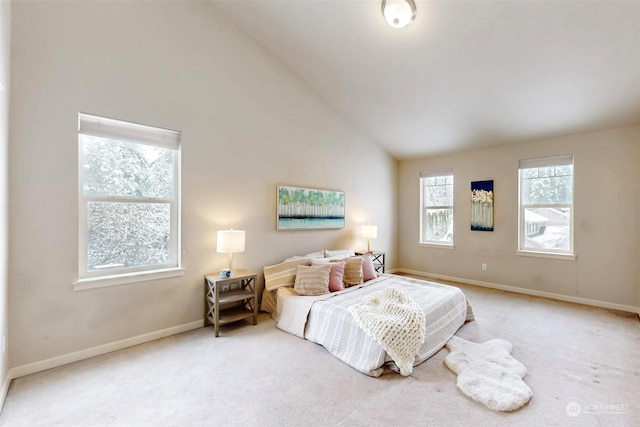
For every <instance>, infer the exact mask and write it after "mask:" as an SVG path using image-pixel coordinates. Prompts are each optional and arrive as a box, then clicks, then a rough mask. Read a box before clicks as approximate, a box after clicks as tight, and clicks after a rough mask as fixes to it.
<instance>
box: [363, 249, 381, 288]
mask: <svg viewBox="0 0 640 427" xmlns="http://www.w3.org/2000/svg"><path fill="white" fill-rule="evenodd" d="M362 276H363V277H362V279H363V280H364V281H365V282H366V281H367V280H371V279H375V278H376V277H378V273H377V272H376V268H375V266H374V265H373V254H372V253H371V252H367V253H366V254H362Z"/></svg>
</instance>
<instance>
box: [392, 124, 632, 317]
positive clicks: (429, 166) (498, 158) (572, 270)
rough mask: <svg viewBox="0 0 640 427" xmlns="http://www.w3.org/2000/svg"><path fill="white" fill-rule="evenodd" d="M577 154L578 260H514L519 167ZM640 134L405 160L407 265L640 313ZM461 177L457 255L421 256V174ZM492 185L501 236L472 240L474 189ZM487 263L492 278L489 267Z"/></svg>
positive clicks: (402, 253) (401, 235) (401, 250)
mask: <svg viewBox="0 0 640 427" xmlns="http://www.w3.org/2000/svg"><path fill="white" fill-rule="evenodd" d="M570 153H573V154H574V155H575V158H574V162H575V163H574V164H575V167H574V174H575V178H574V208H575V219H574V221H575V252H576V254H577V259H576V260H575V261H565V260H556V259H544V258H532V257H525V256H518V255H516V249H517V241H518V239H517V227H518V160H519V159H527V158H535V157H544V156H552V155H559V154H570ZM639 158H640V126H635V127H627V128H620V129H612V130H606V131H599V132H592V133H586V134H580V135H571V136H567V137H563V138H553V139H547V140H542V141H533V142H528V143H522V144H515V145H504V146H499V147H493V148H487V149H482V150H478V151H469V152H464V153H458V154H452V155H446V156H440V157H434V158H429V159H420V160H412V161H404V162H401V163H400V166H399V184H400V185H399V195H398V197H399V211H398V219H399V221H398V222H399V229H398V242H399V244H398V259H399V260H400V262H399V264H400V265H399V266H400V267H401V268H406V269H409V270H416V271H420V272H427V273H432V274H436V275H443V276H451V277H457V278H462V279H467V280H472V281H480V282H487V283H490V284H497V285H503V286H510V287H515V288H522V289H526V290H533V291H539V292H544V293H551V294H559V295H562V296H569V297H576V298H582V299H587V300H595V301H598V302H605V303H613V304H620V305H624V306H631V307H640V286H639V283H640V282H639V280H638V274H639V270H638V266H639V265H640V246H639V245H640V224H639V219H640V209H639V203H640V199H639V192H640V186H639V183H640V162H639V161H638V159H639ZM443 168H453V170H454V180H455V190H454V191H455V196H454V204H455V205H454V206H455V213H454V221H455V229H454V234H455V249H453V250H447V249H435V248H430V247H420V246H419V245H418V239H419V222H420V220H419V218H420V217H419V215H420V206H419V202H420V190H419V188H420V186H419V176H420V171H426V170H436V169H443ZM489 179H493V180H494V191H495V205H494V209H495V210H494V215H495V230H494V231H493V232H481V231H471V230H470V225H469V218H470V195H469V192H470V187H469V186H470V182H471V181H480V180H489ZM482 263H487V264H488V269H487V271H481V268H480V267H481V264H482Z"/></svg>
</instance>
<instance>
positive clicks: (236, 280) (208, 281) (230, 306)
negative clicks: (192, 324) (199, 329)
mask: <svg viewBox="0 0 640 427" xmlns="http://www.w3.org/2000/svg"><path fill="white" fill-rule="evenodd" d="M256 278H257V276H256V273H253V272H251V271H247V270H237V271H235V272H234V276H233V277H230V278H224V279H221V278H220V273H210V274H205V276H204V326H205V327H207V326H209V325H213V329H214V332H215V334H216V337H217V336H218V330H219V329H220V325H226V324H227V323H232V322H236V321H238V320H242V319H247V318H249V317H253V324H254V325H257V324H258V290H257V286H256Z"/></svg>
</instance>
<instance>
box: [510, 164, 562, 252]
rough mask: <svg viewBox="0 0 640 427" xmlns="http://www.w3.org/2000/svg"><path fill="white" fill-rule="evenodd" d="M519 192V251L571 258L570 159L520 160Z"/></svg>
mask: <svg viewBox="0 0 640 427" xmlns="http://www.w3.org/2000/svg"><path fill="white" fill-rule="evenodd" d="M519 188H520V191H519V221H518V224H519V233H518V236H519V238H518V249H519V251H523V252H530V253H537V254H550V255H554V254H556V255H570V256H573V255H574V250H573V218H574V207H573V155H572V154H569V155H561V156H553V157H542V158H535V159H525V160H520V164H519Z"/></svg>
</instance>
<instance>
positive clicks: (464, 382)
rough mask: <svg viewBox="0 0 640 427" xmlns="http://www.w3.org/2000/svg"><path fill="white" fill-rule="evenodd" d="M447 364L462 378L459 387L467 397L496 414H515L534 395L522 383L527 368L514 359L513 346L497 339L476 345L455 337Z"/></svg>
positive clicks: (458, 381) (448, 345)
mask: <svg viewBox="0 0 640 427" xmlns="http://www.w3.org/2000/svg"><path fill="white" fill-rule="evenodd" d="M446 347H447V348H448V349H449V351H450V352H451V353H449V354H448V355H447V357H446V358H445V359H444V362H445V364H446V365H447V366H448V367H449V369H451V370H452V371H453V372H455V373H456V374H458V380H457V382H456V385H457V386H458V388H459V389H460V390H461V391H462V392H463V393H464V394H466V395H467V396H469V397H470V398H472V399H473V400H476V401H478V402H480V403H483V404H484V405H486V406H487V407H489V408H491V409H493V410H494V411H515V410H516V409H519V408H521V407H523V406H524V405H526V404H527V402H529V400H530V399H531V397H532V396H533V393H532V392H531V389H530V388H529V386H528V385H526V384H525V383H524V381H523V380H522V379H523V378H524V377H525V375H527V368H525V367H524V365H523V364H522V363H520V362H519V361H517V360H516V359H514V358H513V357H512V356H511V354H510V353H511V349H512V348H513V346H512V345H511V343H510V342H508V341H504V340H499V339H494V340H489V341H487V342H484V343H474V342H470V341H466V340H463V339H462V338H459V337H456V336H453V337H452V338H451V339H450V340H449V342H448V343H447V345H446Z"/></svg>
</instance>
